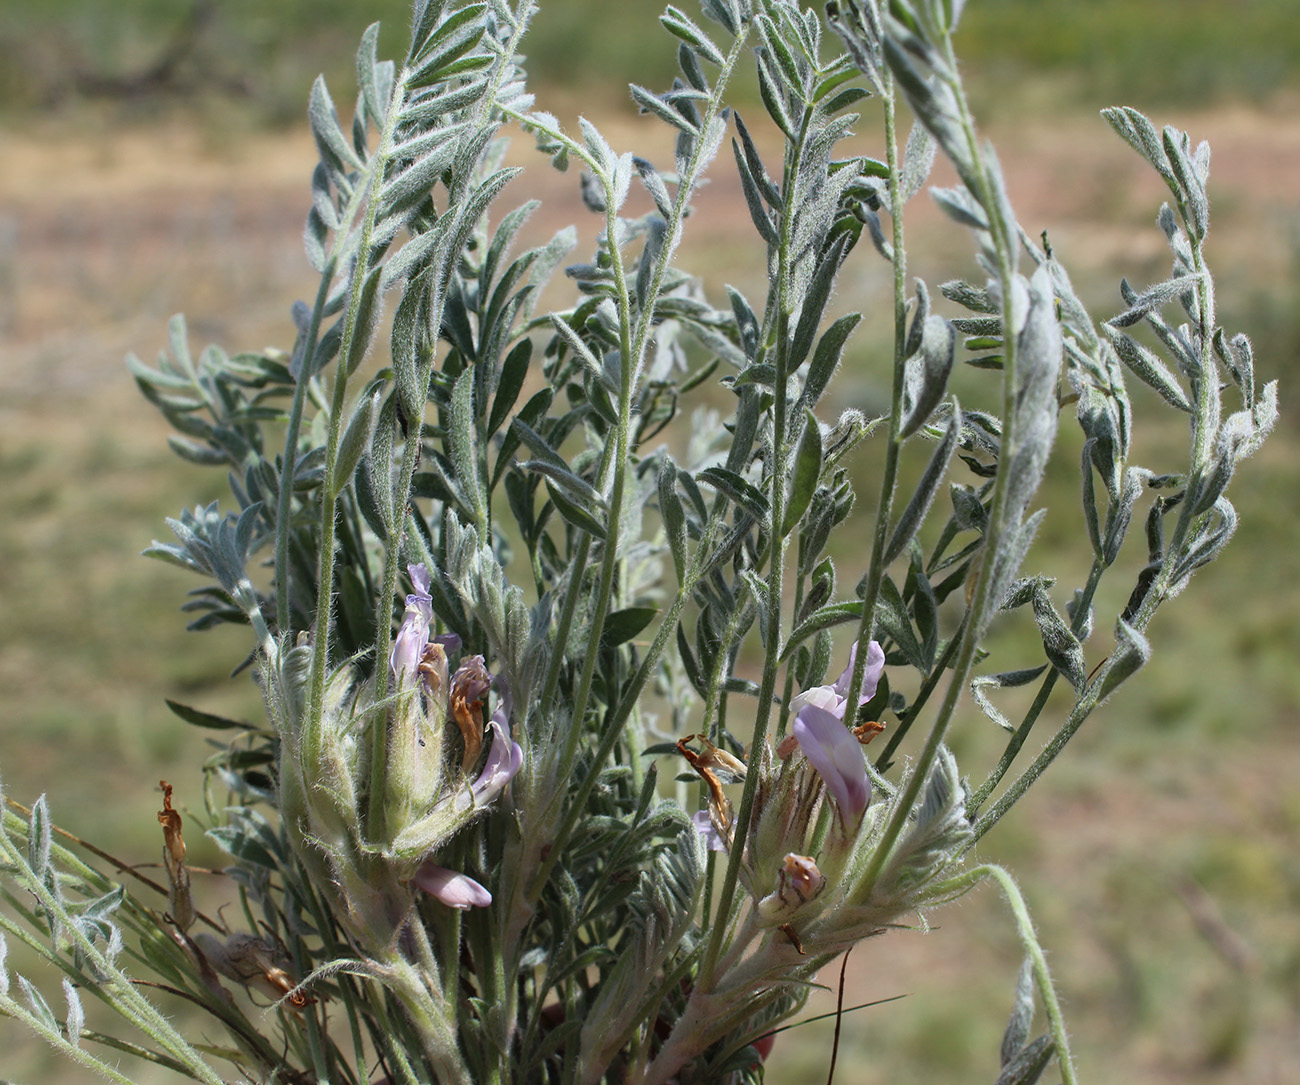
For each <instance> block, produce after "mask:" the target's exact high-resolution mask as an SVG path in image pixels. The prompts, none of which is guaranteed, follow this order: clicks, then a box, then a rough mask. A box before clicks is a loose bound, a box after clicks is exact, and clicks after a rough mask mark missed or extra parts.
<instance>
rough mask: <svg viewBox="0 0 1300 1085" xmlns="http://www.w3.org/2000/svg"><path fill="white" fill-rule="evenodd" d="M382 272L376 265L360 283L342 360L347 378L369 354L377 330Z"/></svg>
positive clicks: (380, 313) (379, 266)
mask: <svg viewBox="0 0 1300 1085" xmlns="http://www.w3.org/2000/svg"><path fill="white" fill-rule="evenodd" d="M383 270H384V269H383V267H382V266H381V265H376V266H375V267H373V268H371V269H370V271H369V272H368V273H367V274H366V277H365V279H363V280H362V282H361V286H360V290H359V292H358V297H357V301H356V303H355V306H356V317H355V318H354V320H353V325H352V341H351V342H350V343H349V344H348V356H347V357H346V358H344V359H343V364H344V367H345V368H344V372H345V373H346V374H347V375H348V376H351V375H352V374H353V373H355V372H356V370H357V366H359V365H360V364H361V362H362V360H363V359H364V358H365V356H366V355H367V354H368V353H369V351H370V347H371V344H372V343H373V342H374V338H375V332H376V331H377V330H378V328H379V320H380V317H381V316H382V315H383V310H384V306H383V303H382V301H381V300H380V298H381V295H380V292H379V283H380V280H381V278H382V276H383Z"/></svg>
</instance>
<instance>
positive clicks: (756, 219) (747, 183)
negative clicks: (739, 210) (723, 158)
mask: <svg viewBox="0 0 1300 1085" xmlns="http://www.w3.org/2000/svg"><path fill="white" fill-rule="evenodd" d="M731 149H732V152H733V154H734V155H735V158H736V168H737V170H739V172H740V190H741V192H742V193H744V196H745V204H746V206H747V207H748V208H749V217H750V219H751V220H752V221H753V223H754V229H756V230H757V231H758V234H759V236H760V237H761V238H762V239H763V240H764V241H766V242H767V243H768V244H769V245H778V244H780V241H781V238H780V235H779V234H778V233H777V230H776V224H775V223H774V222H773V221H772V217H771V215H770V214H769V213H768V210H767V208H766V207H765V206H764V205H763V196H762V193H761V192H760V190H759V187H758V182H757V180H756V178H755V177H754V174H753V172H752V170H751V167H750V164H749V162H748V161H747V160H746V158H745V155H744V154H743V152H742V151H741V149H740V145H739V144H738V143H737V142H736V141H735V140H732V141H731Z"/></svg>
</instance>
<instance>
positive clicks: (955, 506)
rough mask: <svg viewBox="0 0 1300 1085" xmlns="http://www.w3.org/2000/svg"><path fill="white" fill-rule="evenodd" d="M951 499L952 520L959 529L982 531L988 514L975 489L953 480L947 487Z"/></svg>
mask: <svg viewBox="0 0 1300 1085" xmlns="http://www.w3.org/2000/svg"><path fill="white" fill-rule="evenodd" d="M948 493H949V496H950V497H951V499H952V512H953V520H954V522H955V523H956V525H957V528H958V530H961V531H978V532H980V533H983V532H984V530H985V528H986V527H987V526H988V520H989V514H988V510H987V509H986V508H985V507H984V503H983V502H982V501H981V500H980V498H979V495H978V494H977V493H976V492H975V490H974V489H973V488H972V487H971V486H968V485H965V484H962V483H956V482H954V483H953V484H952V485H951V486H950V487H949V488H948Z"/></svg>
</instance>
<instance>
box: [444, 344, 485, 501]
mask: <svg viewBox="0 0 1300 1085" xmlns="http://www.w3.org/2000/svg"><path fill="white" fill-rule="evenodd" d="M475 377H476V373H475V371H474V369H473V367H467V368H466V369H465V371H464V372H463V373H461V375H460V376H459V377H457V378H456V383H455V385H454V386H453V387H452V391H451V409H450V411H449V412H448V416H447V417H448V427H447V435H448V437H449V439H450V446H451V447H450V449H449V452H450V455H451V466H452V469H453V470H454V471H455V475H456V481H457V483H458V484H459V485H460V488H461V491H462V493H464V495H465V496H466V498H467V499H468V500H469V505H470V511H472V512H473V514H474V518H475V522H476V523H479V524H482V523H486V521H487V513H488V510H487V506H488V497H487V490H486V488H485V486H484V483H483V460H482V457H481V456H480V455H479V447H478V431H477V427H476V426H475V422H474V418H475V412H474V384H475Z"/></svg>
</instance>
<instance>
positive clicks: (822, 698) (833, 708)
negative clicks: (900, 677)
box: [790, 640, 885, 723]
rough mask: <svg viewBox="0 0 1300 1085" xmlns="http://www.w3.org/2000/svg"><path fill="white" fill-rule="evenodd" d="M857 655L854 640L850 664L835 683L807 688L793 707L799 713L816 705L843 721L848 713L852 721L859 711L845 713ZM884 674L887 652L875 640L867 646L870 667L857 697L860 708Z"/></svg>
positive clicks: (791, 705) (867, 667) (850, 721)
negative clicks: (806, 707) (807, 706)
mask: <svg viewBox="0 0 1300 1085" xmlns="http://www.w3.org/2000/svg"><path fill="white" fill-rule="evenodd" d="M857 658H858V645H857V642H856V641H855V642H854V644H853V647H852V648H851V649H850V650H849V665H848V666H847V667H845V668H844V672H843V673H842V674H841V675H840V676H839V677H838V678H837V679H835V682H834V684H832V685H829V686H813V688H812V689H806V690H804V691H803V692H802V693H801V694H799V695H798V696H797V697H794V698H792V699H791V701H790V709H791V710H792V711H793V712H795V713H796V714H798V713H799V712H800V711H802V709H803V707H804V706H805V705H816V706H817V707H818V708H821V709H825V710H826V711H827V712H829V713H831V714H832V715H834V716H837V717H838V718H839V719H841V720H842V719H844V717H845V715H846V714H847V715H848V716H849V720H848V722H849V723H853V717H854V716H855V715H856V714H857V713H856V710H855V711H854V712H851V713H846V709H847V707H848V695H849V683H850V682H852V681H853V664H854V663H855V662H856V661H857ZM884 673H885V652H884V649H883V648H881V647H880V645H879V644H877V643H876V642H875V641H874V640H873V641H872V642H871V643H870V644H868V645H867V666H866V669H865V670H864V671H863V672H862V693H861V694H860V695H859V697H858V708H861V707H862V706H863V705H864V704H866V703H867V702H868V701H869V700H871V698H872V697H874V696H875V695H876V687H877V686H878V685H879V684H880V676H881V675H882V674H884Z"/></svg>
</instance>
